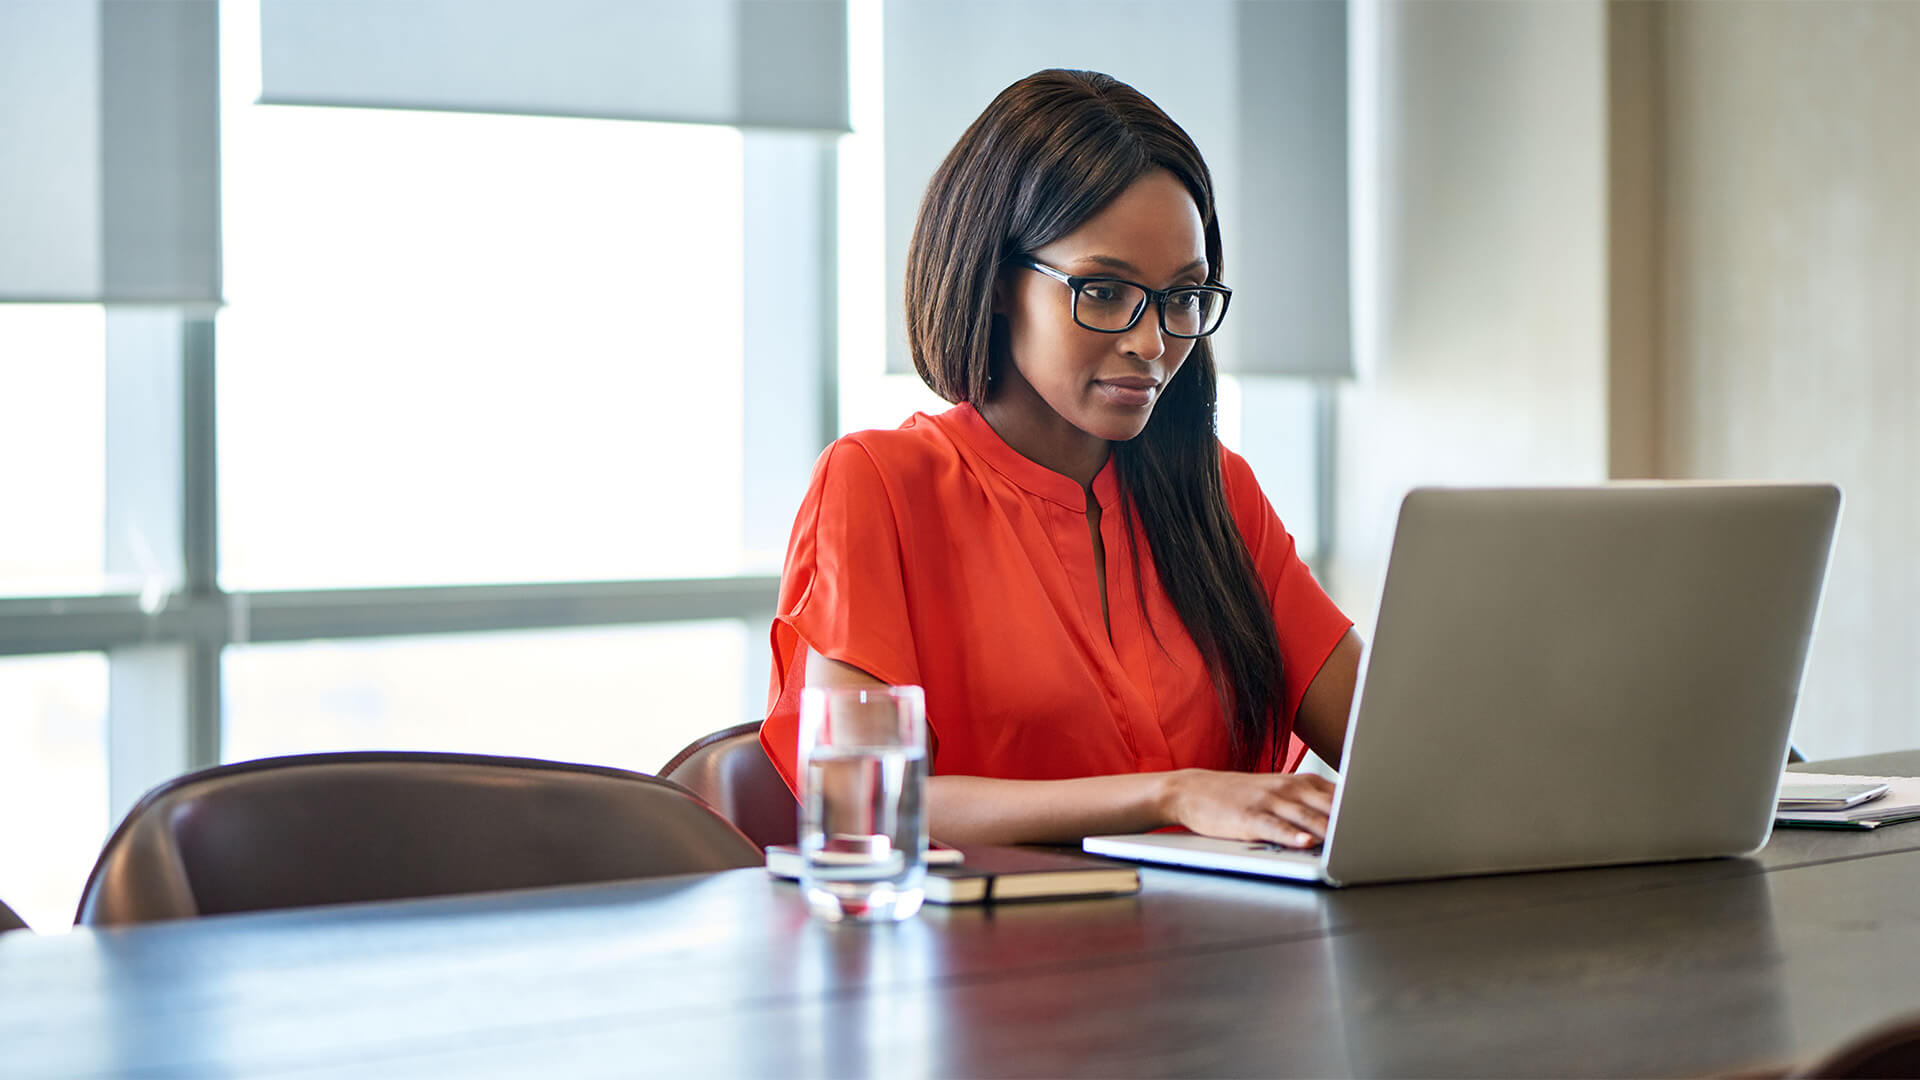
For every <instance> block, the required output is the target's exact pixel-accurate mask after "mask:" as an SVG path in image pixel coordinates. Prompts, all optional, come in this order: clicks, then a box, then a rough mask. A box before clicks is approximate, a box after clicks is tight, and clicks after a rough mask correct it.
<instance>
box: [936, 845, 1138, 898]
mask: <svg viewBox="0 0 1920 1080" xmlns="http://www.w3.org/2000/svg"><path fill="white" fill-rule="evenodd" d="M965 856H966V857H965V860H964V861H963V862H962V863H961V864H960V865H959V866H930V867H928V868H927V899H928V900H931V901H933V902H934V903H936V904H978V903H982V902H987V901H995V900H1054V899H1062V898H1065V897H1070V896H1124V895H1126V894H1128V893H1137V892H1139V891H1140V871H1139V870H1138V869H1136V868H1134V867H1132V866H1128V865H1126V864H1124V863H1116V862H1109V861H1107V860H1105V859H1094V858H1088V857H1087V856H1085V855H1075V854H1065V853H1062V852H1056V851H1042V850H1038V849H1035V848H1017V847H984V846H978V845H976V846H973V847H969V848H967V849H966V850H965Z"/></svg>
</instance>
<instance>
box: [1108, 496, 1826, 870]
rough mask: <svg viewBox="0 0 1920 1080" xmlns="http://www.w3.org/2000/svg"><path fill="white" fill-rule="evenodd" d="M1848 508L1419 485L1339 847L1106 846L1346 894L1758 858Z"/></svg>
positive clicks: (1402, 539) (1388, 587) (1178, 838)
mask: <svg viewBox="0 0 1920 1080" xmlns="http://www.w3.org/2000/svg"><path fill="white" fill-rule="evenodd" d="M1839 509H1840V492H1839V489H1837V488H1835V487H1833V486H1832V485H1830V484H1706V483H1672V482H1661V483H1651V482H1650V483H1624V484H1608V485H1604V486H1600V487H1580V488H1533V489H1440V488H1423V489H1418V490H1415V491H1413V492H1411V493H1409V494H1408V495H1407V497H1406V499H1405V500H1404V501H1403V502H1402V503H1401V506H1400V516H1399V521H1398V525H1397V527H1396V529H1395V532H1394V538H1393V550H1392V553H1391V555H1390V556H1389V558H1388V565H1387V572H1386V582H1385V585H1384V587H1383V589H1382V593H1381V600H1380V608H1379V615H1378V619H1377V622H1376V624H1375V629H1374V634H1373V642H1372V646H1371V649H1370V651H1369V653H1368V655H1367V659H1366V670H1365V671H1364V672H1363V673H1362V677H1361V684H1360V685H1361V689H1360V692H1359V694H1358V695H1357V697H1356V700H1355V703H1354V711H1353V714H1352V717H1351V720H1350V721H1349V723H1348V725H1347V741H1346V747H1345V751H1344V753H1343V754H1342V756H1341V760H1342V764H1343V766H1344V771H1343V775H1342V777H1341V779H1340V781H1339V783H1338V784H1337V786H1336V788H1335V793H1334V806H1333V814H1332V819H1331V822H1330V825H1329V828H1328V830H1327V839H1326V842H1325V844H1324V845H1322V847H1321V848H1320V849H1318V850H1315V851H1307V852H1302V851H1294V850H1291V849H1283V848H1277V847H1275V846H1273V845H1270V844H1259V843H1247V842H1244V841H1238V840H1219V839H1214V838H1211V837H1204V836H1193V835H1181V834H1177V833H1144V834H1133V835H1124V836H1093V837H1088V838H1087V839H1086V841H1085V843H1084V846H1085V848H1086V850H1088V851H1090V852H1094V853H1097V854H1101V855H1109V856H1115V857H1120V858H1131V859H1140V860H1146V861H1152V862H1164V863H1172V864H1175V865H1181V866H1191V867H1200V868H1206V869H1214V870H1228V871H1235V872H1239V873H1246V874H1260V875H1265V876H1270V877H1279V878H1288V879H1293V880H1299V881H1308V882H1317V883H1321V884H1327V885H1347V884H1356V883H1362V882H1376V881H1397V880H1408V879H1416V878H1434V877H1451V876H1458V875H1466V874H1486V873H1502V872H1508V871H1517V870H1545V869H1553V868H1559V867H1574V866H1602V865H1608V864H1614V863H1630V862H1653V861H1659V860H1669V859H1689V858H1705V857H1712V856H1724V855H1739V854H1746V853H1750V852H1753V851H1755V850H1757V849H1759V847H1760V846H1761V845H1762V844H1764V843H1765V842H1766V839H1767V836H1768V834H1769V831H1770V830H1771V827H1772V824H1773V816H1774V798H1775V793H1776V791H1777V789H1778V788H1779V786H1780V778H1781V768H1782V766H1783V765H1784V764H1785V761H1786V756H1787V729H1788V725H1789V723H1790V721H1791V720H1792V717H1793V708H1794V702H1795V699H1796V698H1797V696H1798V693H1799V687H1800V676H1801V672H1802V670H1803V668H1804V666H1805V662H1806V655H1807V642H1808V638H1809V636H1810V635H1811V633H1812V628H1813V619H1814V612H1815V610H1816V608H1817V607H1818V604H1819V599H1820V592H1821V587H1822V585H1823V583H1824V581H1825V578H1826V568H1827V558H1828V554H1829V552H1830V550H1831V548H1832V545H1833V534H1834V525H1835V522H1836V520H1837V517H1838V514H1839Z"/></svg>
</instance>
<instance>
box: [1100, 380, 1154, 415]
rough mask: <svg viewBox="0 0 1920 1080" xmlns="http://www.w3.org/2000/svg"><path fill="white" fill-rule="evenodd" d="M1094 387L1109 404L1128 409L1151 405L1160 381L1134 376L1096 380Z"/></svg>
mask: <svg viewBox="0 0 1920 1080" xmlns="http://www.w3.org/2000/svg"><path fill="white" fill-rule="evenodd" d="M1094 385H1095V386H1097V387H1099V388H1100V392H1101V394H1102V395H1104V396H1105V397H1106V399H1107V400H1108V401H1109V402H1112V403H1113V404H1115V405H1120V406H1123V407H1125V408H1130V409H1139V408H1144V407H1146V406H1148V405H1151V404H1153V398H1154V395H1155V394H1156V393H1158V392H1159V390H1160V380H1158V379H1149V378H1144V377H1135V376H1125V377H1122V378H1118V379H1097V380H1095V381H1094Z"/></svg>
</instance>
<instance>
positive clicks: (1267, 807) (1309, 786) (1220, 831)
mask: <svg viewBox="0 0 1920 1080" xmlns="http://www.w3.org/2000/svg"><path fill="white" fill-rule="evenodd" d="M1332 812H1333V784H1332V783H1330V782H1328V780H1327V779H1326V778H1325V777H1321V776H1314V775H1312V774H1278V773H1240V772H1213V771H1210V770H1207V769H1183V770H1181V771H1180V772H1177V773H1173V774H1171V775H1170V776H1169V777H1168V783H1167V816H1168V818H1169V819H1171V821H1172V822H1173V823H1174V824H1176V825H1182V826H1185V827H1186V828H1188V829H1191V830H1193V831H1194V832H1196V833H1199V834H1201V835H1202V836H1217V837H1220V838H1221V839H1223V840H1260V841H1265V842H1267V843H1273V844H1279V845H1281V846H1283V847H1292V848H1307V847H1312V846H1314V845H1315V844H1318V843H1319V842H1320V841H1321V840H1322V839H1324V838H1325V837H1326V835H1327V815H1328V814H1330V813H1332Z"/></svg>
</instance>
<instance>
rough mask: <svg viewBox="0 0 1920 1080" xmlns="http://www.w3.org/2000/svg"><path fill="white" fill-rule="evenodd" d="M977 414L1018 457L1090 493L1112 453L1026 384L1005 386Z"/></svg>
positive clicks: (1004, 382) (1006, 382)
mask: <svg viewBox="0 0 1920 1080" xmlns="http://www.w3.org/2000/svg"><path fill="white" fill-rule="evenodd" d="M975 408H977V409H978V410H979V411H980V418H981V419H983V420H985V421H986V422H987V426H988V427H991V428H992V429H993V431H994V434H996V435H998V436H1000V440H1001V441H1002V442H1004V443H1006V444H1007V445H1008V446H1010V447H1012V448H1013V451H1014V452H1015V453H1017V454H1019V455H1020V456H1021V457H1023V458H1026V459H1027V460H1028V461H1031V462H1033V463H1035V464H1036V465H1041V466H1044V467H1046V468H1048V469H1052V470H1053V471H1054V472H1057V473H1059V474H1060V475H1062V476H1065V477H1067V478H1068V479H1070V480H1072V481H1073V482H1074V483H1076V484H1079V485H1080V486H1081V487H1083V488H1086V489H1088V490H1092V487H1093V478H1094V477H1096V476H1098V475H1100V470H1101V469H1102V468H1104V467H1105V466H1106V464H1107V458H1108V456H1110V455H1111V453H1112V451H1113V444H1112V443H1109V442H1108V441H1107V440H1105V439H1102V438H1100V437H1098V436H1095V435H1089V434H1087V433H1086V432H1084V431H1081V430H1080V429H1079V428H1077V427H1074V426H1073V425H1072V424H1069V423H1068V422H1067V421H1066V420H1064V419H1062V418H1061V417H1060V414H1059V413H1056V412H1054V411H1053V406H1051V405H1048V404H1047V402H1046V399H1044V398H1042V397H1041V396H1040V395H1039V394H1037V393H1035V392H1034V390H1033V388H1032V387H1031V386H1029V385H1027V383H1026V381H1025V380H1023V379H1019V378H1013V379H1006V380H1002V382H1001V385H1000V386H997V387H995V388H994V392H993V393H992V394H990V395H989V396H988V397H987V399H986V400H985V401H982V402H979V403H978V404H977V405H976V406H975Z"/></svg>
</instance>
